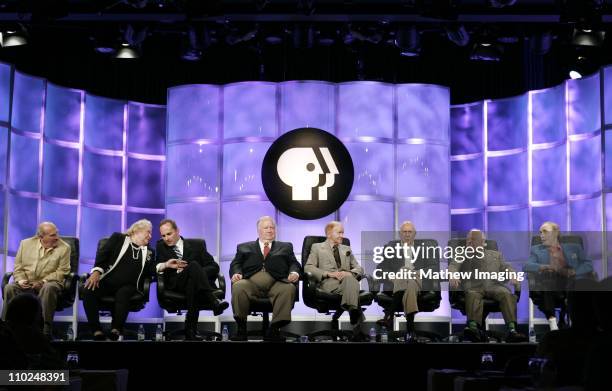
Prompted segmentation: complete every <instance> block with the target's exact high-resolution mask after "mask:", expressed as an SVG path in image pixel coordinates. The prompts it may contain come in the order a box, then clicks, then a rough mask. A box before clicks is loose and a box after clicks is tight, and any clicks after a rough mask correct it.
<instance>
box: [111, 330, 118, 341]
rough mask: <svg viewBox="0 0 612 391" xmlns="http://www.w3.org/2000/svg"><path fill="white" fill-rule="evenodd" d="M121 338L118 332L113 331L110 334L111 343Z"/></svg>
mask: <svg viewBox="0 0 612 391" xmlns="http://www.w3.org/2000/svg"><path fill="white" fill-rule="evenodd" d="M120 337H121V334H119V333H118V332H114V331H111V332H110V333H109V334H108V338H109V339H110V340H111V341H118V340H119V338H120Z"/></svg>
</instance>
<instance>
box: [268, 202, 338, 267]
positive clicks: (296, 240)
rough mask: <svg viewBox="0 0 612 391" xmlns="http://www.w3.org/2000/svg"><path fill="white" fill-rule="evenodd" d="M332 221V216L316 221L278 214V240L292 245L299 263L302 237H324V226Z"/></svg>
mask: <svg viewBox="0 0 612 391" xmlns="http://www.w3.org/2000/svg"><path fill="white" fill-rule="evenodd" d="M332 220H335V216H334V215H333V214H331V215H329V216H325V217H323V218H321V219H317V220H297V219H294V218H293V217H289V216H287V215H286V214H284V213H279V217H278V221H277V225H278V231H277V237H278V240H281V241H283V242H291V243H293V249H294V250H295V254H296V257H298V261H300V258H299V256H298V254H299V253H301V252H302V244H303V242H304V237H306V236H309V235H315V236H325V224H327V223H329V222H330V221H332Z"/></svg>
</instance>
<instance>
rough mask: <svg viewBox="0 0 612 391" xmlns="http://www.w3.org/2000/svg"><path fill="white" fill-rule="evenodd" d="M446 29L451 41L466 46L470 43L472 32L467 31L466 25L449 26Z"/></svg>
mask: <svg viewBox="0 0 612 391" xmlns="http://www.w3.org/2000/svg"><path fill="white" fill-rule="evenodd" d="M445 30H446V36H447V37H448V39H449V41H451V42H452V43H454V44H455V45H457V46H460V47H464V46H467V45H468V44H469V43H470V34H469V33H468V32H467V30H466V29H465V26H464V25H459V26H457V27H449V26H447V27H445Z"/></svg>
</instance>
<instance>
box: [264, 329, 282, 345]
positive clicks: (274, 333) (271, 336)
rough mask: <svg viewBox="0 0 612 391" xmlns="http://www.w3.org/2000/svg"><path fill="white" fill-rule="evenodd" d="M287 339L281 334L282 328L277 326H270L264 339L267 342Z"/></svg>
mask: <svg viewBox="0 0 612 391" xmlns="http://www.w3.org/2000/svg"><path fill="white" fill-rule="evenodd" d="M286 340H287V339H286V338H285V337H283V336H282V335H281V332H280V330H279V329H278V328H277V327H272V326H271V327H270V328H269V329H268V332H267V333H266V335H264V341H267V342H285V341H286Z"/></svg>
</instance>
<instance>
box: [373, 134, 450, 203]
mask: <svg viewBox="0 0 612 391" xmlns="http://www.w3.org/2000/svg"><path fill="white" fill-rule="evenodd" d="M381 158H382V156H380V157H379V159H381ZM396 165H397V195H398V196H399V197H427V198H430V199H436V200H442V201H444V202H448V201H449V198H450V189H449V186H450V180H449V175H450V167H449V162H448V147H446V146H440V145H426V144H424V145H411V144H406V145H398V146H397V160H396ZM417 184H418V185H417Z"/></svg>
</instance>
